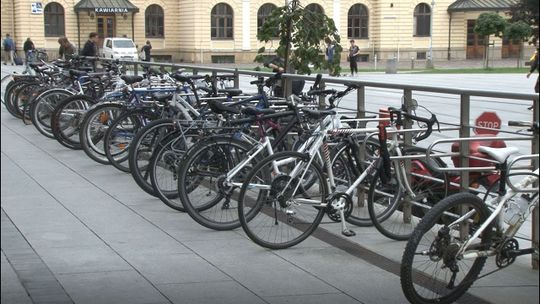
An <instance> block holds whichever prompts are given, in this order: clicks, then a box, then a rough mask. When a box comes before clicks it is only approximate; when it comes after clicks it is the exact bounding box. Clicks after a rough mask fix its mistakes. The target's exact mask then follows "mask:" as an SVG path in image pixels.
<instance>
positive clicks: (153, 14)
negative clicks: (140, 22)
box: [144, 4, 165, 38]
mask: <svg viewBox="0 0 540 304" xmlns="http://www.w3.org/2000/svg"><path fill="white" fill-rule="evenodd" d="M144 25H145V28H146V37H147V38H163V37H164V36H165V35H164V33H165V26H164V22H163V9H162V8H161V6H159V5H157V4H152V5H150V6H148V7H147V8H146V11H145V12H144Z"/></svg>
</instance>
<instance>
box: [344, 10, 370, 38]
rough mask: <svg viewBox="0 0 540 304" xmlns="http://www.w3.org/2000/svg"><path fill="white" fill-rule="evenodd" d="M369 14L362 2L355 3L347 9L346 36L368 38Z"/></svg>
mask: <svg viewBox="0 0 540 304" xmlns="http://www.w3.org/2000/svg"><path fill="white" fill-rule="evenodd" d="M368 21H369V15H368V10H367V7H366V6H365V5H363V4H355V5H353V6H351V8H350V9H349V14H348V18H347V36H348V37H349V38H359V39H367V38H368Z"/></svg>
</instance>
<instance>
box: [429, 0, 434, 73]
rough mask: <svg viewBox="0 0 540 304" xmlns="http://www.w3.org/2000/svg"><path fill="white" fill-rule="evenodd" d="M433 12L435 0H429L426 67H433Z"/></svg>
mask: <svg viewBox="0 0 540 304" xmlns="http://www.w3.org/2000/svg"><path fill="white" fill-rule="evenodd" d="M434 13H435V0H431V14H429V26H430V29H429V56H428V67H429V68H432V67H433V14H434Z"/></svg>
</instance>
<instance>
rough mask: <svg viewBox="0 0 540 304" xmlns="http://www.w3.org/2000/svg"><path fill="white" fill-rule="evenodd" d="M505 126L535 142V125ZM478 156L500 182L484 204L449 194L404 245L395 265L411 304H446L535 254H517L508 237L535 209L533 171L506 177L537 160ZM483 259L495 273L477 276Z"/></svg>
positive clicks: (496, 152)
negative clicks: (490, 162)
mask: <svg viewBox="0 0 540 304" xmlns="http://www.w3.org/2000/svg"><path fill="white" fill-rule="evenodd" d="M508 124H509V125H510V126H519V127H523V126H526V127H529V128H530V129H529V130H530V131H532V133H533V135H534V136H536V137H537V136H538V134H539V124H538V122H536V123H534V124H531V123H523V122H514V121H510V122H509V123H508ZM479 151H481V152H483V153H486V154H487V155H489V156H491V157H492V158H493V159H495V160H497V161H498V163H497V164H496V165H495V168H496V169H497V170H498V171H499V172H500V177H501V178H500V182H499V184H498V189H497V195H496V196H495V197H494V198H489V197H490V195H489V193H488V194H486V196H485V197H486V199H485V202H484V201H483V200H482V199H481V198H480V197H479V196H477V195H474V194H472V193H466V192H462V193H457V194H453V195H450V196H448V197H447V198H445V199H443V200H442V201H440V202H439V203H437V205H435V206H434V207H433V208H432V209H431V210H430V211H429V212H428V213H427V214H426V215H425V216H424V218H423V219H422V221H421V222H420V224H419V225H418V226H417V227H416V229H415V230H414V232H413V234H412V236H411V238H410V239H409V241H408V243H407V246H406V248H405V251H404V253H403V258H402V262H401V287H402V290H403V292H404V294H405V296H406V297H407V299H408V300H409V301H410V302H411V303H452V302H454V301H456V300H457V299H459V298H460V297H461V296H462V295H463V294H464V293H465V292H466V291H467V290H468V289H469V288H470V287H471V285H472V284H473V283H474V282H475V281H476V280H478V279H480V278H483V277H485V276H487V275H490V274H492V273H494V272H496V271H499V270H502V269H504V268H505V267H508V266H509V265H511V264H512V263H513V262H514V261H515V260H516V257H518V256H520V255H525V254H531V253H534V251H535V250H534V248H527V249H519V244H518V242H517V240H516V239H515V238H514V236H515V235H516V233H517V232H518V230H519V228H520V227H521V225H522V224H523V223H524V222H525V220H526V219H527V218H528V217H529V216H530V214H531V212H532V210H533V209H534V208H536V206H537V205H538V197H539V195H538V179H539V169H538V168H536V169H533V170H526V171H523V170H520V171H518V172H515V173H511V172H510V171H511V169H512V168H513V166H514V164H515V163H517V162H518V161H521V160H523V159H532V158H536V159H538V154H534V155H524V156H519V157H517V158H515V159H514V160H512V161H510V162H509V161H508V158H509V156H511V155H512V154H514V153H516V152H517V151H518V149H517V148H513V147H510V148H500V149H495V148H489V147H480V148H479ZM464 169H465V168H464ZM520 175H524V177H523V178H522V179H521V180H520V181H519V182H517V183H513V182H512V181H510V179H509V178H510V177H512V176H520ZM507 188H510V189H507ZM521 193H523V194H522V195H519V194H521ZM488 257H495V264H496V265H497V267H498V268H497V269H495V270H493V271H489V272H488V273H485V274H483V275H480V272H481V271H482V269H483V267H484V264H485V263H486V259H487V258H488Z"/></svg>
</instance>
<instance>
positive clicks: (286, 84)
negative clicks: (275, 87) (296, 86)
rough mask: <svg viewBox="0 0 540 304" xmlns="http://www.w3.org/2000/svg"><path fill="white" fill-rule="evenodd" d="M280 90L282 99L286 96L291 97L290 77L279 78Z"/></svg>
mask: <svg viewBox="0 0 540 304" xmlns="http://www.w3.org/2000/svg"><path fill="white" fill-rule="evenodd" d="M281 77H282V79H281V89H282V92H283V97H284V98H287V97H288V96H291V94H292V79H291V78H290V77H287V76H285V75H282V76H281Z"/></svg>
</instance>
